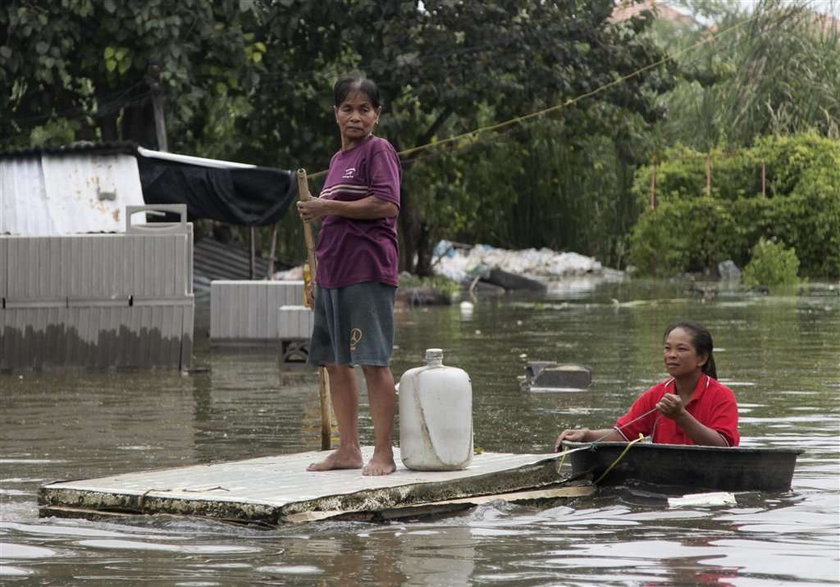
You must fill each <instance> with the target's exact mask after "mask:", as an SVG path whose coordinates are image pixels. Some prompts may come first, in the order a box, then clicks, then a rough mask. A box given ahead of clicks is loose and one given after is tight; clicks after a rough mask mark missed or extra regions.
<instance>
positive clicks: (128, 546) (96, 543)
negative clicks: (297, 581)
mask: <svg viewBox="0 0 840 587" xmlns="http://www.w3.org/2000/svg"><path fill="white" fill-rule="evenodd" d="M76 544H78V545H79V546H83V547H90V548H103V549H109V550H146V551H151V550H154V551H165V552H185V553H188V554H232V553H235V554H241V553H255V552H261V549H260V548H256V547H250V546H234V545H230V544H183V545H181V544H159V543H154V542H141V541H138V540H79V541H78V542H77V543H76Z"/></svg>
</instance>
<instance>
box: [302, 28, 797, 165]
mask: <svg viewBox="0 0 840 587" xmlns="http://www.w3.org/2000/svg"><path fill="white" fill-rule="evenodd" d="M762 16H764V15H763V14H761V13H758V12H756V13H754V14H753V15H752V16H751V17H749V18H746V19H744V20H741V21H738V22H736V23H735V24H733V25H732V26H730V27H729V28H726V29H723V30H721V31H719V32H718V33H717V34H715V35H709V36H707V37H705V38H703V39H700V40H699V41H697V42H696V43H694V44H692V45H689V46H688V47H685V48H683V49H680V50H678V51H675V52H674V53H672V54H669V55H666V56H665V57H663V58H662V59H659V60H657V61H654V62H653V63H649V64H647V65H645V66H642V67H640V68H638V69H636V70H634V71H631V72H630V73H628V74H625V75H622V76H619V77H617V78H616V79H614V80H612V81H610V82H607V83H606V84H603V85H601V86H599V87H597V88H595V89H594V90H590V91H588V92H584V93H583V94H579V95H577V96H575V97H573V98H569V99H567V100H565V101H564V102H562V103H560V104H555V105H553V106H549V107H548V108H543V109H542V110H537V111H535V112H530V113H528V114H523V115H521V116H515V117H513V118H510V119H508V120H505V121H502V122H498V123H495V124H491V125H488V126H483V127H479V128H476V129H474V130H471V131H467V132H465V133H461V134H457V135H454V136H451V137H447V138H445V139H440V140H437V141H434V142H431V143H426V144H425V145H418V146H416V147H411V148H409V149H405V150H403V151H400V152H399V153H397V154H398V155H399V156H400V157H403V158H404V157H405V156H406V155H409V154H411V153H415V152H417V151H422V150H425V149H429V148H432V147H439V146H442V145H446V144H449V143H452V142H455V141H459V140H461V139H466V138H470V137H473V136H475V135H478V134H481V133H485V132H488V131H493V130H499V129H502V128H504V127H506V126H512V125H514V124H519V123H522V122H525V121H526V120H529V119H531V118H536V117H539V116H543V115H545V114H549V113H551V112H554V111H557V110H560V109H562V108H566V107H568V106H572V105H574V104H575V103H577V102H579V101H581V100H583V99H585V98H589V97H591V96H594V95H596V94H600V93H601V92H603V91H605V90H607V89H609V88H611V87H613V86H617V85H619V84H622V83H624V82H626V81H627V80H629V79H632V78H634V77H636V76H638V75H641V74H642V73H644V72H646V71H648V70H650V69H654V68H656V67H659V66H661V65H664V64H665V63H667V62H669V61H672V60H674V59H676V58H677V57H679V56H680V55H682V54H683V53H687V52H689V51H692V50H694V49H697V48H699V47H702V46H703V45H707V44H709V43H712V42H713V41H717V40H718V39H720V38H721V37H723V36H725V35H728V34H730V33H731V32H732V31H734V30H737V29H739V28H741V27H743V26H745V25H747V24H749V23H751V22H752V21H754V20H757V19H758V18H760V17H762ZM782 16H784V14H782ZM327 171H328V170H326V169H325V170H323V171H318V172H316V173H312V174H310V175H309V177H311V178H316V177H320V176H322V175H326V173H327Z"/></svg>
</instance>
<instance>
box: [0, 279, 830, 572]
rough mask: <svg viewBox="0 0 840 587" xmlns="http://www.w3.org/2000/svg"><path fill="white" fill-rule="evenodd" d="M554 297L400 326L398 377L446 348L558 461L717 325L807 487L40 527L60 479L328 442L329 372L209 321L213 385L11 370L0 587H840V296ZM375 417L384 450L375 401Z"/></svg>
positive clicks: (501, 413) (492, 435) (3, 449)
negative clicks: (227, 343) (401, 517)
mask: <svg viewBox="0 0 840 587" xmlns="http://www.w3.org/2000/svg"><path fill="white" fill-rule="evenodd" d="M574 285H579V284H574ZM551 291H552V293H551V294H550V295H549V296H547V297H545V298H541V299H535V298H503V299H498V300H486V299H485V300H478V301H476V303H475V308H474V311H473V313H472V315H471V316H465V315H462V313H461V311H460V309H459V306H458V305H457V304H456V305H454V306H452V307H442V308H441V307H436V308H419V309H405V310H402V311H400V312H399V313H398V317H397V319H398V327H397V328H398V332H397V343H398V345H399V349H398V350H397V352H396V354H395V357H394V363H393V368H394V372H395V374H396V375H397V376H399V374H401V373H402V372H404V371H405V370H406V369H408V368H410V367H415V366H418V365H420V364H421V357H422V354H423V351H424V349H425V348H427V347H433V346H437V347H442V348H444V350H445V353H446V355H445V359H444V362H445V363H446V364H449V365H456V366H459V367H461V368H463V369H465V370H467V371H468V372H469V373H470V375H471V377H472V383H473V395H474V424H475V443H476V445H477V446H479V447H481V448H483V449H484V450H487V451H497V452H548V451H550V450H551V446H552V443H553V440H554V437H555V436H556V434H557V432H558V431H559V430H561V429H563V428H565V427H571V426H574V425H585V426H589V427H608V426H610V425H611V424H612V422H613V421H614V419H615V418H616V416H618V415H619V414H620V413H622V411H623V410H624V409H625V408H626V407H627V406H628V405H629V404H630V402H631V401H632V399H633V398H634V397H635V396H637V395H638V394H639V393H640V392H641V391H642V390H644V389H645V388H647V387H648V386H650V385H651V384H653V383H654V382H656V381H659V380H661V379H664V378H665V374H664V370H663V367H662V361H661V351H660V349H661V336H662V332H663V330H664V328H665V326H666V325H667V324H668V323H669V322H671V321H673V320H675V319H681V318H688V319H695V320H699V321H702V322H704V323H705V324H706V325H707V326H708V327H709V328H710V330H711V331H712V333H713V335H714V337H715V343H716V347H717V350H716V351H715V354H716V358H717V365H718V373H719V375H720V376H721V379H722V380H723V381H724V382H725V383H726V384H728V385H730V386H731V387H732V388H733V389H734V390H735V392H736V394H737V396H738V400H739V403H740V408H741V432H742V436H743V444H744V445H746V446H798V447H802V448H804V449H806V451H807V452H806V453H805V454H803V455H802V456H801V457H800V458H799V461H798V463H797V469H796V473H795V475H794V479H793V490H792V491H791V492H789V493H783V494H778V493H777V494H760V493H745V494H738V495H737V496H736V498H737V502H738V503H737V505H735V506H724V507H683V508H669V507H668V504H667V501H666V500H664V499H662V497H661V496H659V495H656V494H650V493H645V492H641V491H638V490H631V489H623V490H610V491H601V492H600V493H599V494H597V495H596V496H593V497H589V498H579V499H576V500H573V501H557V502H553V503H549V504H545V505H542V506H539V507H537V506H533V505H531V506H526V505H510V504H505V503H501V502H499V503H495V504H491V505H488V506H484V507H480V508H477V509H473V510H470V511H468V512H466V513H462V514H459V515H455V516H450V517H444V518H438V519H430V520H424V521H417V522H394V523H389V524H363V523H354V522H321V523H313V524H303V525H295V526H288V527H282V528H278V529H275V530H261V529H256V528H249V527H238V526H231V525H227V524H222V523H216V522H211V521H205V520H193V519H179V518H168V517H148V518H126V519H125V520H119V521H117V520H111V521H108V522H103V521H97V522H93V521H85V520H68V519H55V518H39V517H38V511H37V503H36V494H37V489H38V487H39V486H40V485H42V484H44V483H49V482H52V481H57V480H62V479H82V478H91V477H100V476H105V475H110V474H115V473H126V472H133V471H138V470H144V469H152V468H155V469H157V468H166V467H175V466H183V465H190V464H195V463H207V462H215V461H222V460H239V459H246V458H252V457H259V456H265V455H274V454H281V453H292V452H300V451H306V450H316V449H317V448H318V447H319V438H318V435H319V422H320V420H319V406H318V394H317V378H316V376H315V375H314V374H313V373H311V372H308V371H303V370H295V369H291V370H290V369H284V368H282V367H281V366H280V365H279V364H278V361H277V357H276V356H275V355H273V354H271V353H269V352H266V351H260V350H257V351H253V350H252V351H248V352H241V351H220V350H217V349H212V350H211V349H210V348H209V345H208V344H207V343H206V331H207V325H206V323H204V324H202V325H200V326H199V327H198V328H197V330H196V338H197V339H198V345H197V350H196V363H197V364H198V365H203V366H206V367H209V371H206V372H203V373H197V374H193V375H191V376H181V375H179V374H176V373H169V372H139V373H138V372H132V373H95V374H91V373H73V374H66V373H65V374H55V373H44V374H39V373H23V374H14V375H0V583H2V584H14V583H16V582H17V581H20V582H21V583H22V584H42V585H80V584H101V585H110V584H116V583H119V582H125V583H127V584H154V585H250V584H264V585H268V584H277V585H279V584H325V585H353V584H377V585H399V584H411V585H467V584H497V585H745V586H746V585H792V584H798V585H837V584H838V582H840V554H838V553H839V552H840V408H839V407H838V399H840V288H838V287H837V286H834V287H833V288H831V287H816V286H815V287H812V288H809V290H808V291H806V292H804V293H803V292H800V293H799V294H798V295H797V294H796V293H795V292H794V293H792V294H790V295H786V296H785V295H774V296H758V295H751V294H747V293H743V292H726V291H721V292H720V293H718V294H717V295H716V296H714V297H713V299H710V300H707V301H705V302H703V301H701V300H700V299H699V298H697V297H695V296H693V295H692V294H690V293H686V291H685V285H684V284H678V283H663V282H631V283H623V284H622V283H612V284H606V283H605V284H600V285H595V286H592V287H589V288H585V289H583V290H581V289H578V288H576V287H574V286H570V285H569V284H568V283H567V282H564V283H558V284H556V287H554V288H553V289H552V290H551ZM707 297H712V296H707ZM201 303H202V304H204V306H203V307H204V313H203V315H204V316H205V322H206V300H204V301H202V302H201ZM526 357H527V358H528V359H531V360H555V361H561V362H574V363H582V364H585V365H587V366H589V367H591V368H592V370H593V373H594V384H593V386H592V387H591V388H590V389H589V390H587V391H585V392H578V393H522V392H521V391H520V390H519V383H518V381H517V376H518V375H520V374H521V373H522V372H523V364H524V360H525V358H526ZM363 401H366V399H365V398H363ZM362 419H363V421H362V434H363V441H364V442H365V443H370V442H371V439H372V430H371V424H370V420H369V418H368V414H367V406H366V405H363V409H362ZM324 475H325V477H324V479H327V476H328V475H329V474H328V473H325V474H324Z"/></svg>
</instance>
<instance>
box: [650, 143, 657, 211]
mask: <svg viewBox="0 0 840 587" xmlns="http://www.w3.org/2000/svg"><path fill="white" fill-rule="evenodd" d="M650 209H651V210H656V153H654V154H653V169H652V170H651V173H650Z"/></svg>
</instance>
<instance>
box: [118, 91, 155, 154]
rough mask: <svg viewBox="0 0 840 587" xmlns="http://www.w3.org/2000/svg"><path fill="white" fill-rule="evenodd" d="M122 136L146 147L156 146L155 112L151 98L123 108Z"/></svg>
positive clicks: (152, 147) (153, 147)
mask: <svg viewBox="0 0 840 587" xmlns="http://www.w3.org/2000/svg"><path fill="white" fill-rule="evenodd" d="M122 138H123V140H126V141H133V142H135V143H137V144H138V145H141V146H143V147H146V148H148V149H156V148H158V144H157V136H156V134H155V113H154V109H153V108H152V102H151V100H146V101H144V102H143V103H142V104H139V105H131V106H127V107H126V108H125V109H124V110H123V119H122Z"/></svg>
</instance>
